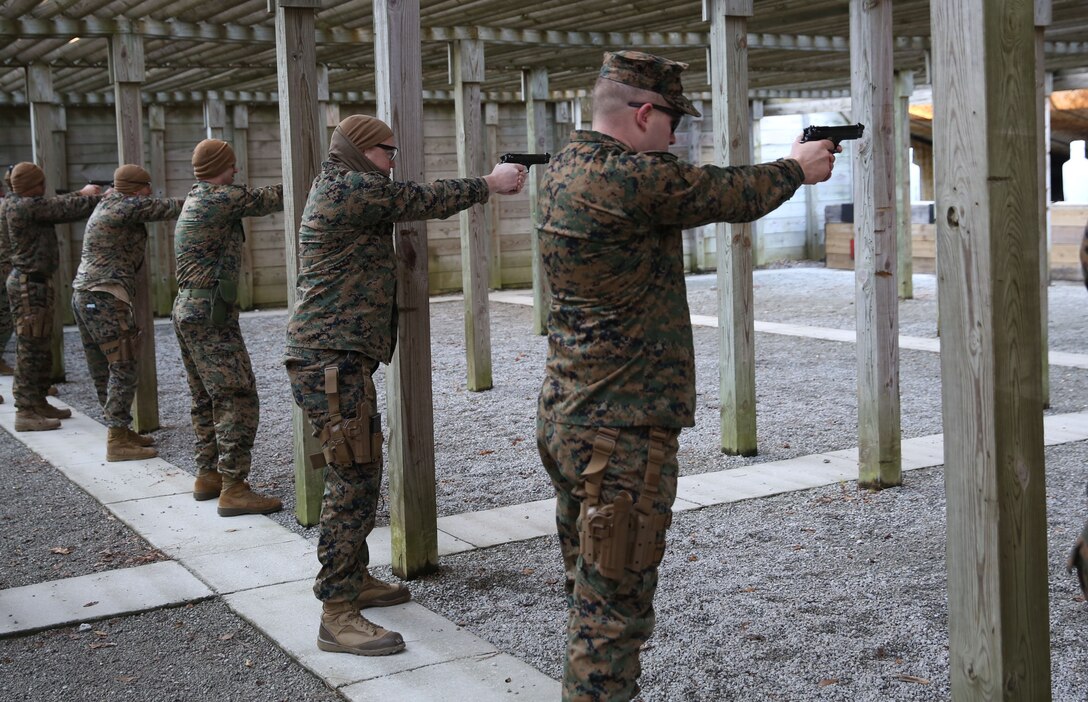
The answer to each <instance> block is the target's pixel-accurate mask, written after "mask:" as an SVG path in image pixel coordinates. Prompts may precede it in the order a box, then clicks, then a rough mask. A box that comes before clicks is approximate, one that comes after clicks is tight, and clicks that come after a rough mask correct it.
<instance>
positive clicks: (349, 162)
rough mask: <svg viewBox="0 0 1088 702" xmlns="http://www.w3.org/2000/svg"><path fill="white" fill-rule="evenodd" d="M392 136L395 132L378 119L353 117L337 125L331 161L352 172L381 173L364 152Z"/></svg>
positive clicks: (333, 135) (330, 152)
mask: <svg viewBox="0 0 1088 702" xmlns="http://www.w3.org/2000/svg"><path fill="white" fill-rule="evenodd" d="M391 136H393V130H392V129H390V128H389V125H387V124H386V123H385V122H383V121H381V120H380V119H378V118H377V117H371V116H370V115H352V116H350V117H348V118H346V119H344V120H342V121H341V122H340V124H338V125H336V129H335V130H334V131H333V133H332V141H331V142H330V143H329V160H330V161H332V162H333V163H338V164H340V165H342V166H344V167H345V168H347V169H348V170H351V171H359V172H361V173H369V172H371V171H373V172H381V171H380V169H379V168H378V167H377V166H375V165H374V164H373V162H371V160H370V159H368V158H367V157H366V156H364V155H363V152H364V151H366V150H367V149H369V148H370V147H372V146H377V145H378V144H380V143H382V142H383V141H385V140H386V139H388V138H389V137H391Z"/></svg>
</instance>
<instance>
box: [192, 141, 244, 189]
mask: <svg viewBox="0 0 1088 702" xmlns="http://www.w3.org/2000/svg"><path fill="white" fill-rule="evenodd" d="M234 163H235V158H234V149H232V148H230V144H228V143H227V142H225V141H223V140H221V139H205V140H204V141H202V142H200V143H199V144H197V145H196V148H195V149H193V175H194V176H196V179H197V180H207V179H209V178H214V177H216V176H217V175H219V174H220V173H222V172H223V171H225V170H227V169H228V168H232V167H233V166H234Z"/></svg>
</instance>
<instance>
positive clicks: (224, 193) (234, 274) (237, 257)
mask: <svg viewBox="0 0 1088 702" xmlns="http://www.w3.org/2000/svg"><path fill="white" fill-rule="evenodd" d="M282 211H283V186H282V185H270V186H267V187H264V188H246V187H244V186H241V185H213V184H211V183H207V182H205V181H202V180H201V181H197V182H196V183H195V184H194V185H193V189H192V190H190V191H189V195H188V197H186V198H185V204H184V205H183V206H182V208H181V215H180V216H179V217H178V223H177V226H175V227H174V256H175V257H177V261H178V274H177V275H178V287H181V288H214V287H215V284H216V281H217V280H230V281H232V282H234V283H237V282H238V274H239V271H240V270H241V268H242V242H243V241H244V240H245V231H244V230H243V229H242V218H243V217H263V216H264V215H267V214H272V213H273V212H282Z"/></svg>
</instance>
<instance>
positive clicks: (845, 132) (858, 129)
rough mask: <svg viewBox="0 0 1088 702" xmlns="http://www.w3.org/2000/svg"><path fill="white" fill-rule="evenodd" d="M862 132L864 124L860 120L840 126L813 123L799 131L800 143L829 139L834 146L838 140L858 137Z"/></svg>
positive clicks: (837, 143)
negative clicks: (822, 125)
mask: <svg viewBox="0 0 1088 702" xmlns="http://www.w3.org/2000/svg"><path fill="white" fill-rule="evenodd" d="M864 132H865V125H864V124H862V123H861V122H858V123H857V124H847V125H845V126H841V127H817V126H815V125H814V126H811V127H805V131H804V132H802V133H801V143H804V142H806V141H820V140H822V139H829V140H830V141H831V142H832V143H833V144H835V146H838V145H839V142H840V141H846V140H847V139H860V138H861V135H862V134H863V133H864Z"/></svg>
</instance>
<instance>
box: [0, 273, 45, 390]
mask: <svg viewBox="0 0 1088 702" xmlns="http://www.w3.org/2000/svg"><path fill="white" fill-rule="evenodd" d="M7 292H8V303H9V304H10V306H11V316H12V319H13V320H14V321H15V323H16V325H17V327H16V328H17V331H16V334H15V377H14V379H13V384H12V393H11V394H12V395H14V396H15V408H16V409H27V410H30V409H34V407H37V406H38V405H41V404H44V403H45V394H46V392H47V391H48V390H49V381H50V378H49V376H50V374H51V373H52V372H53V344H52V333H53V332H52V330H53V282H52V280H49V279H42V278H38V279H36V280H28V281H27V282H26V284H25V290H24V284H23V282H22V276H20V275H19V273H18V271H12V272H11V273H10V274H9V275H8V280H7ZM24 295H25V297H24ZM28 300H29V302H30V307H29V309H26V307H27V306H26V302H27V301H28ZM31 312H33V313H36V314H39V315H40V316H41V320H42V327H43V329H44V330H45V333H44V334H43V335H42V336H31V335H30V333H28V332H27V331H26V329H25V328H24V329H23V330H22V331H19V330H18V322H19V319H20V317H22V316H24V315H26V314H28V313H31Z"/></svg>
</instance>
